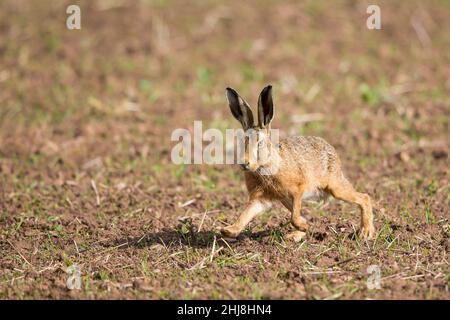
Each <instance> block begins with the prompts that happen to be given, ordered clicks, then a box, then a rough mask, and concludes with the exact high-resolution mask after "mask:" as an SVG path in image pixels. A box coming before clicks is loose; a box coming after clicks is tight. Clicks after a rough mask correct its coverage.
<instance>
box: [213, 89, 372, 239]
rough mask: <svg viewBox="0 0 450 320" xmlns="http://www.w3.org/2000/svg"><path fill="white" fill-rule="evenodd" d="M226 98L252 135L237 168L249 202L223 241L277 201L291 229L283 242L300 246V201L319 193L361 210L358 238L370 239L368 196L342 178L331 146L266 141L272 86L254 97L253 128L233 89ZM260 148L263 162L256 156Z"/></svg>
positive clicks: (314, 141)
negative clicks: (286, 212) (240, 169)
mask: <svg viewBox="0 0 450 320" xmlns="http://www.w3.org/2000/svg"><path fill="white" fill-rule="evenodd" d="M226 94H227V98H228V103H229V105H230V109H231V113H232V114H233V116H234V117H235V118H236V119H237V120H238V121H239V122H240V123H241V125H242V127H243V129H244V131H245V132H246V133H248V132H249V131H252V132H253V133H254V136H255V138H254V139H249V138H248V137H249V136H248V135H247V134H246V135H245V136H246V138H245V149H244V150H245V151H244V156H243V164H241V166H242V167H243V169H244V171H245V183H246V186H247V190H248V193H249V203H248V205H247V207H246V208H245V210H244V211H243V212H242V213H241V215H240V216H239V218H238V219H237V221H236V222H235V223H233V224H232V225H229V226H227V227H224V228H222V229H221V232H222V234H223V235H224V236H226V237H233V238H234V237H237V236H238V235H239V233H240V232H241V231H242V230H243V229H244V228H245V227H246V225H247V224H248V223H249V222H250V221H251V220H252V219H253V218H254V217H255V216H256V215H257V214H259V213H260V212H262V211H264V210H266V209H269V208H270V207H271V204H272V203H273V201H280V202H281V203H282V204H283V205H284V206H285V207H286V208H287V209H288V210H289V211H290V212H291V223H292V225H293V226H294V227H295V229H296V231H294V232H292V233H290V234H288V236H287V238H288V239H293V240H294V241H300V240H301V239H302V238H303V236H304V235H305V234H306V231H307V230H308V224H307V221H306V219H305V218H304V217H302V215H301V212H300V210H301V206H302V199H306V198H309V197H311V196H315V195H320V194H322V193H325V194H331V195H333V196H334V197H335V198H337V199H341V200H345V201H347V202H351V203H356V204H358V205H359V207H360V208H361V229H360V233H361V236H363V237H364V238H366V239H370V238H372V237H373V236H374V233H375V229H374V226H373V214H372V205H371V200H370V197H369V195H367V194H365V193H359V192H357V191H355V189H354V188H353V186H352V184H351V183H350V182H349V181H348V180H347V179H346V178H345V176H344V174H343V172H342V168H341V162H340V160H339V157H338V155H337V153H336V150H335V149H334V148H333V147H332V146H331V145H330V144H328V143H327V142H326V141H325V140H323V139H322V138H319V137H312V136H296V137H288V138H285V139H281V140H280V141H279V144H277V145H274V143H273V142H272V141H271V139H270V135H271V130H270V123H271V121H272V120H273V116H274V104H273V100H272V86H270V85H269V86H267V87H265V88H264V89H263V90H262V92H261V94H260V96H259V100H258V123H257V124H255V123H254V121H253V114H252V111H251V109H250V106H249V105H248V103H247V102H246V101H245V100H244V99H243V98H242V97H241V96H240V95H239V94H238V93H237V92H236V91H235V90H234V89H232V88H227V89H226ZM263 149H264V150H266V154H268V156H267V157H258V156H255V155H258V154H259V153H260V152H261V150H263ZM263 158H264V159H263ZM263 160H264V161H263ZM273 168H276V170H272V169H273ZM267 172H269V174H267Z"/></svg>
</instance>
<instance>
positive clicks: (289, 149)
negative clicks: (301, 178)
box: [280, 136, 340, 175]
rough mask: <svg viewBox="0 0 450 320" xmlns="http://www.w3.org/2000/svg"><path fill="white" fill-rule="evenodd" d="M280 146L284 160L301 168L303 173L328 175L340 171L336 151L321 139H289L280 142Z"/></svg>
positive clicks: (295, 137) (296, 137) (302, 137)
mask: <svg viewBox="0 0 450 320" xmlns="http://www.w3.org/2000/svg"><path fill="white" fill-rule="evenodd" d="M280 146H281V149H282V152H283V154H284V158H285V159H286V160H287V161H288V162H290V163H291V164H295V165H297V166H300V169H302V171H303V172H305V171H309V172H310V173H314V174H317V175H328V174H330V173H332V172H337V171H339V170H340V161H339V157H338V155H337V153H336V150H335V149H334V147H333V146H332V145H330V144H329V143H328V142H326V141H325V140H324V139H322V138H320V137H314V136H293V137H288V138H285V139H282V140H281V141H280ZM305 173H306V172H305Z"/></svg>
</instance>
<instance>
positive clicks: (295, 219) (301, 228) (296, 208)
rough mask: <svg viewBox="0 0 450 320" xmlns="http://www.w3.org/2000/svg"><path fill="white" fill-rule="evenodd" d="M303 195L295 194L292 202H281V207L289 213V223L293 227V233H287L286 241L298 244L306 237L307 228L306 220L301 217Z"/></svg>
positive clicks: (286, 200)
mask: <svg viewBox="0 0 450 320" xmlns="http://www.w3.org/2000/svg"><path fill="white" fill-rule="evenodd" d="M302 196H303V193H298V194H295V195H294V196H293V197H292V200H288V199H285V200H283V201H282V203H283V205H284V206H285V207H286V208H287V209H288V210H289V211H291V223H292V225H293V226H294V227H295V229H297V230H295V231H293V232H291V233H289V234H288V235H287V236H286V239H292V240H294V241H295V242H299V241H300V240H301V239H303V237H304V236H305V235H306V231H307V230H308V228H309V226H308V224H307V222H306V219H305V218H303V217H302V215H301V209H302Z"/></svg>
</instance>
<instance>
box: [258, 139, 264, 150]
mask: <svg viewBox="0 0 450 320" xmlns="http://www.w3.org/2000/svg"><path fill="white" fill-rule="evenodd" d="M264 144H265V141H264V140H260V141H259V142H258V147H260V148H262V147H264Z"/></svg>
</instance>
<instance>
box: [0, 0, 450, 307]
mask: <svg viewBox="0 0 450 320" xmlns="http://www.w3.org/2000/svg"><path fill="white" fill-rule="evenodd" d="M69 2H70V3H69ZM69 2H67V1H28V0H22V1H19V0H14V1H12V0H11V1H5V0H3V1H0V298H2V299H35V298H43V299H48V298H50V299H54V298H77V299H79V298H81V299H109V298H138V299H148V298H150V299H161V298H162V299H196V298H199V299H209V298H218V299H239V298H245V299H267V298H268V299H324V298H325V299H399V298H406V299H450V293H449V284H450V276H449V270H450V269H449V262H448V256H447V252H448V249H449V236H450V224H449V208H450V189H449V187H450V179H449V178H450V177H449V166H448V163H449V155H448V153H449V136H450V128H449V113H450V95H449V92H450V77H449V76H450V36H449V30H450V2H449V1H443V0H441V1H439V0H434V1H376V2H377V4H378V5H379V6H380V8H381V14H382V29H381V30H368V29H367V28H366V19H367V17H368V14H367V13H366V8H367V5H368V4H369V2H365V1H312V0H311V1H304V2H303V1H302V2H300V1H296V0H292V1H283V2H278V1H257V0H251V1H245V2H244V1H227V2H224V3H222V2H221V1H200V0H195V1H189V4H188V2H187V1H181V0H180V1H177V0H173V1H172V0H141V1H132V2H130V1H122V0H116V1H112V0H108V1H107V0H104V1H69ZM372 2H373V1H372ZM372 2H370V3H372ZM72 3H76V4H79V5H80V7H81V12H82V13H81V21H82V29H81V30H68V29H67V28H66V18H67V14H66V7H67V5H68V4H72ZM269 83H270V84H272V85H273V88H274V89H273V90H274V99H275V104H276V107H277V109H276V116H275V120H274V124H273V127H274V128H279V129H281V131H282V133H283V134H285V135H286V134H301V135H317V136H321V137H323V138H325V139H326V140H327V141H329V142H330V143H331V144H333V145H334V146H335V147H336V149H337V150H338V152H339V154H340V156H341V158H342V162H343V165H344V168H345V172H346V174H347V176H348V177H349V179H350V180H351V181H352V182H353V183H354V184H355V186H356V188H357V189H358V190H360V191H362V192H367V193H369V194H370V195H371V196H372V198H373V203H374V207H375V225H376V228H377V236H376V239H375V240H373V241H363V240H362V239H360V238H359V237H355V236H354V232H355V230H356V229H357V228H358V226H359V209H358V208H357V207H356V206H354V205H350V204H347V203H344V202H341V201H336V200H334V199H329V200H328V201H320V202H311V203H308V204H306V205H305V206H304V208H303V214H304V215H305V217H306V218H307V219H308V220H309V221H310V224H311V230H310V232H309V233H308V235H307V238H306V239H305V240H304V241H302V242H301V243H293V242H290V241H288V240H286V239H285V235H286V234H287V233H288V232H289V231H290V230H292V227H291V226H290V224H289V213H288V212H287V211H286V209H284V208H282V207H281V206H276V207H275V208H273V209H272V210H271V211H270V212H268V213H265V214H263V215H261V216H260V217H258V218H256V219H255V220H254V221H252V222H251V223H250V225H249V227H248V228H247V229H246V231H245V232H244V233H243V234H242V235H241V236H240V237H239V238H238V239H237V241H230V240H226V239H225V240H224V239H222V237H221V236H220V234H219V233H218V232H217V230H218V228H219V227H222V226H225V225H228V224H231V223H232V222H234V220H235V219H236V218H237V216H238V214H239V212H240V211H241V210H242V209H243V207H244V206H245V203H246V200H247V194H246V192H245V188H244V184H243V177H242V173H241V171H240V169H239V168H238V167H237V166H233V165H217V166H210V165H174V164H172V162H171V158H170V154H171V150H172V147H173V146H174V145H175V142H172V141H171V139H170V138H171V133H172V131H173V130H174V129H175V128H186V129H189V130H192V128H193V123H194V120H201V121H203V127H204V129H206V128H219V129H221V130H224V129H225V128H238V127H239V124H238V123H237V122H236V121H235V120H234V119H233V118H232V115H231V114H230V111H229V108H228V105H227V102H226V99H225V87H227V86H232V87H234V88H236V89H237V90H238V91H239V92H240V93H241V94H242V95H243V96H244V97H245V98H246V99H247V100H248V101H249V102H250V103H251V104H252V106H253V107H255V104H256V101H257V98H258V94H259V92H260V90H261V89H262V88H263V86H264V85H266V84H269ZM74 265H75V266H78V268H79V270H80V272H81V288H80V290H76V289H75V290H69V289H68V288H67V285H66V281H67V279H68V277H69V276H71V274H70V272H71V270H73V266H74ZM370 265H376V266H378V267H379V270H380V271H381V288H380V289H374V290H369V289H368V288H367V281H368V279H369V278H370V277H373V276H374V275H373V274H372V275H371V274H369V273H368V272H367V268H368V267H369V266H370ZM72 276H73V274H72ZM371 279H372V278H371ZM370 281H371V280H370V279H369V282H370Z"/></svg>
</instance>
